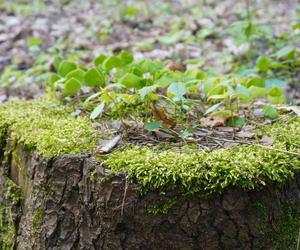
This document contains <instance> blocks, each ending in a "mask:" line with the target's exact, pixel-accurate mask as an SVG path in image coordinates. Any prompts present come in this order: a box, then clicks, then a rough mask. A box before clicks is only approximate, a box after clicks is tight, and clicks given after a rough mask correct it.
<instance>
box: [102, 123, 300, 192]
mask: <svg viewBox="0 0 300 250" xmlns="http://www.w3.org/2000/svg"><path fill="white" fill-rule="evenodd" d="M264 134H266V135H268V136H270V137H271V138H272V139H273V141H274V143H273V145H272V146H273V147H274V148H275V149H278V150H290V151H294V152H297V153H300V150H299V149H300V118H293V119H291V120H290V121H288V122H286V124H284V125H283V124H275V125H273V126H270V127H267V128H265V129H264ZM105 162H106V164H107V165H108V166H109V167H110V168H111V169H112V170H113V171H114V172H115V173H120V172H122V171H125V172H126V173H127V174H128V177H129V178H130V179H131V180H132V181H135V182H137V183H139V184H140V187H141V189H142V190H143V191H151V190H171V189H175V188H182V189H183V190H185V191H186V192H188V193H194V192H200V191H201V192H203V191H204V192H207V193H210V192H214V191H221V190H222V189H224V188H226V187H228V186H238V187H242V188H245V189H254V188H257V187H260V186H264V185H265V184H266V183H267V182H278V183H281V182H284V181H285V180H287V179H289V178H291V177H293V175H294V174H295V172H297V171H299V170H300V157H299V155H293V154H288V153H284V152H280V151H277V150H273V149H268V148H263V147H260V146H257V145H241V146H237V147H233V148H227V149H218V150H214V151H212V152H205V151H195V150H192V149H191V150H188V151H186V149H167V150H159V149H156V148H148V147H136V146H135V147H131V148H128V149H123V150H119V151H116V152H114V153H113V154H111V155H109V156H108V159H107V160H106V161H105Z"/></svg>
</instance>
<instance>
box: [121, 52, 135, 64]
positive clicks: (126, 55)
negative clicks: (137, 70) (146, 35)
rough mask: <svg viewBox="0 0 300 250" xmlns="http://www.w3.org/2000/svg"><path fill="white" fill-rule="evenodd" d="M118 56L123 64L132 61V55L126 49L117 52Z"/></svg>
mask: <svg viewBox="0 0 300 250" xmlns="http://www.w3.org/2000/svg"><path fill="white" fill-rule="evenodd" d="M119 58H120V59H121V61H122V63H123V64H129V63H132V62H133V55H132V54H130V53H129V52H127V51H122V52H121V53H120V54H119Z"/></svg>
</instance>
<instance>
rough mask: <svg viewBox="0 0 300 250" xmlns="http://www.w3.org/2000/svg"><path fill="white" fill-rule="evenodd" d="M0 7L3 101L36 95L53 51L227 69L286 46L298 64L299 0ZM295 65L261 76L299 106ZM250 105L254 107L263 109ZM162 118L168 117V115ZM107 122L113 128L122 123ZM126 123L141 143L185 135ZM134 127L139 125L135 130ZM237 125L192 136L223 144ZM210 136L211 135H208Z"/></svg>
mask: <svg viewBox="0 0 300 250" xmlns="http://www.w3.org/2000/svg"><path fill="white" fill-rule="evenodd" d="M0 8H1V13H0V76H1V77H0V87H1V88H0V103H1V102H6V101H7V100H9V99H14V98H16V97H17V98H21V99H32V98H35V97H38V96H41V95H42V94H43V93H44V90H45V82H46V80H47V78H48V76H49V72H50V71H53V60H54V57H55V56H56V55H57V54H58V53H60V54H62V55H63V56H64V57H66V58H68V60H72V61H77V62H80V64H82V65H84V66H86V67H90V66H91V65H92V62H93V58H95V57H96V56H97V55H99V54H101V53H104V54H118V53H119V52H121V51H124V50H125V51H130V52H131V53H132V54H133V55H134V58H135V60H139V59H143V58H148V59H153V60H159V61H161V62H163V63H164V64H165V65H166V67H167V68H168V69H170V70H173V71H181V72H182V71H185V70H186V69H189V68H195V67H196V68H198V69H201V70H203V71H206V72H209V73H212V74H218V75H220V74H221V75H227V76H230V75H233V74H238V75H243V74H246V73H245V72H247V70H249V69H250V70H253V68H255V67H256V68H257V67H258V66H257V60H258V59H259V58H260V57H261V56H263V55H267V56H269V55H270V56H273V55H274V54H275V55H277V58H283V57H285V56H288V53H287V54H286V55H285V54H284V53H285V51H286V50H288V51H289V49H290V48H292V50H291V51H293V53H294V51H296V52H295V53H296V56H295V58H293V60H294V61H293V62H292V64H293V65H296V66H294V67H296V69H299V68H297V67H298V65H299V48H300V47H299V46H300V39H299V33H300V32H299V29H300V28H299V27H298V26H299V19H300V5H299V4H298V1H296V0H288V1H275V0H245V1H237V0H226V1H213V0H203V1H196V0H174V1H158V0H148V1H147V0H145V1H119V0H113V1H92V0H89V1H51V0H50V1H47V3H44V2H42V1H37V0H36V1H30V3H28V1H24V0H23V1H6V2H4V3H2V4H1V5H0ZM297 25H298V26H297ZM276 53H277V54H276ZM280 53H281V54H280ZM288 63H290V62H288ZM274 64H275V63H274ZM294 69H295V68H293V70H290V71H289V72H288V73H283V75H279V77H278V74H277V73H278V71H276V68H275V69H274V72H273V71H272V72H271V73H270V72H262V75H263V76H264V77H266V78H270V79H269V80H273V83H272V84H274V82H276V84H278V82H279V85H280V86H281V87H283V89H284V91H285V92H286V93H287V96H288V102H289V103H290V104H296V105H297V104H299V103H300V87H299V86H300V84H299V72H296V70H294ZM274 79H275V81H274ZM272 86H273V85H272ZM222 103H223V101H222V102H221V103H220V104H222ZM263 104H264V105H265V103H264V102H263ZM258 105H261V103H259V104H258ZM255 107H257V106H255V105H254V111H257V113H259V112H261V109H257V108H255ZM271 111H273V109H272V110H271ZM294 112H295V113H299V110H298V109H294ZM203 113H204V112H202V114H203ZM163 115H164V113H163ZM260 115H261V114H257V116H260ZM254 116H256V115H254ZM273 118H274V117H273ZM159 119H162V120H163V122H166V123H168V118H165V119H164V118H162V117H159ZM121 120H122V119H121ZM169 120H170V119H169ZM170 122H171V123H172V121H170ZM125 123H126V122H125ZM106 125H107V124H106ZM106 125H105V126H106ZM123 125H124V123H123ZM171 125H172V124H171ZM202 125H204V126H208V127H219V126H220V125H221V127H222V125H224V120H221V121H219V120H218V119H217V120H216V119H215V118H212V117H210V116H209V117H206V118H203V119H202ZM103 126H104V125H103V124H102V125H99V127H100V128H99V129H101V130H103V129H105V128H104V127H103ZM108 126H110V129H113V127H114V126H119V125H118V124H117V125H116V124H115V123H114V124H112V123H109V125H108ZM126 126H127V129H128V127H130V128H131V129H129V130H128V131H127V129H126V131H127V132H126V133H128V134H130V133H131V132H132V133H133V135H132V136H131V137H130V138H131V139H132V138H133V140H134V141H139V143H141V144H143V143H145V141H146V142H147V143H149V141H150V142H151V141H154V143H155V140H156V138H157V136H158V137H159V136H161V137H163V138H167V139H170V138H171V139H172V138H174V137H175V138H177V137H178V136H180V137H181V136H185V135H182V134H180V135H178V134H176V133H177V132H178V131H177V132H176V131H171V135H170V134H169V132H170V131H169V132H168V133H167V134H165V133H163V134H160V135H158V132H157V133H156V135H155V136H154V137H151V136H148V137H147V138H145V136H144V135H143V126H141V125H140V124H139V123H135V124H132V123H130V122H128V124H127V125H126ZM135 126H137V127H135ZM171 127H173V126H171ZM139 129H140V130H141V132H140V133H137V131H139ZM150 130H151V129H150ZM252 130H253V128H252V127H251V126H250V129H249V128H247V127H245V128H244V129H243V130H242V131H238V132H241V134H240V137H241V138H243V139H247V140H248V138H252V137H253V136H252ZM182 131H183V133H185V132H186V131H185V130H182ZM236 132H237V131H235V130H232V129H228V127H226V126H225V127H223V128H220V129H218V131H215V130H214V132H213V133H214V134H213V135H212V134H211V133H212V132H211V131H210V130H209V131H208V130H205V129H203V128H201V129H200V130H197V129H196V130H195V131H194V132H193V136H194V140H197V139H199V138H198V137H202V136H203V134H205V135H206V144H205V143H204V142H203V143H204V144H205V147H209V148H210V147H218V146H222V147H224V145H225V144H226V143H227V144H228V145H227V146H232V144H235V143H236V142H232V141H230V138H232V136H233V135H235V134H236ZM174 133H175V134H174ZM220 135H221V136H222V138H229V139H228V141H226V140H225V141H224V140H223V141H222V142H219V141H217V140H216V139H215V137H218V136H220ZM209 136H211V137H212V138H210V139H208V138H209ZM265 143H266V144H268V143H270V142H265ZM211 144H213V146H211ZM220 144H221V145H220ZM225 147H226V145H225Z"/></svg>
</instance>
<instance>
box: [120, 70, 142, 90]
mask: <svg viewBox="0 0 300 250" xmlns="http://www.w3.org/2000/svg"><path fill="white" fill-rule="evenodd" d="M142 80H143V78H141V77H139V76H137V75H134V74H132V73H126V74H125V75H124V76H123V77H122V78H121V79H120V83H121V84H123V85H124V86H126V87H127V88H141V87H142Z"/></svg>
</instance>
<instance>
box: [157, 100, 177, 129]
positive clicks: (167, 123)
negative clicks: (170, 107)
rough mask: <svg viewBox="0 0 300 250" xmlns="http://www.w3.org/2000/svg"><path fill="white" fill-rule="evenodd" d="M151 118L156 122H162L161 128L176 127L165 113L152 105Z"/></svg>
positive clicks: (174, 122)
mask: <svg viewBox="0 0 300 250" xmlns="http://www.w3.org/2000/svg"><path fill="white" fill-rule="evenodd" d="M152 112H153V118H154V120H156V121H162V122H163V124H162V125H163V126H165V127H168V126H170V127H171V128H174V127H175V126H176V124H177V123H176V121H174V120H171V119H170V118H169V117H168V116H167V115H166V113H165V111H164V110H163V109H161V108H159V107H156V106H155V105H152Z"/></svg>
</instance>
